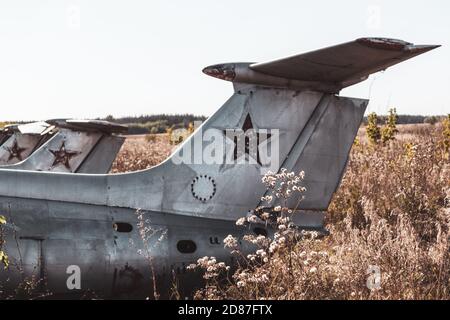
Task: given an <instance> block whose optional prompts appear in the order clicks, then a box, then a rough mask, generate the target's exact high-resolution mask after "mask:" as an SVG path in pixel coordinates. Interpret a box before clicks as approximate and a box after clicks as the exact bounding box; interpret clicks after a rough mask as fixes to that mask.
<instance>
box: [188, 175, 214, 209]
mask: <svg viewBox="0 0 450 320" xmlns="http://www.w3.org/2000/svg"><path fill="white" fill-rule="evenodd" d="M216 190H217V186H216V181H215V180H214V179H213V178H212V177H210V176H208V175H206V174H204V175H199V176H197V177H195V179H193V180H192V183H191V193H192V196H193V197H194V198H195V199H197V200H198V201H201V202H203V203H205V202H206V201H208V200H210V199H212V198H213V197H214V195H215V194H216Z"/></svg>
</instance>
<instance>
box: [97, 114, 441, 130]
mask: <svg viewBox="0 0 450 320" xmlns="http://www.w3.org/2000/svg"><path fill="white" fill-rule="evenodd" d="M386 118H387V116H385V115H380V116H378V119H379V121H380V123H384V122H385V121H386ZM206 119H207V117H205V116H195V115H193V114H175V115H173V114H155V115H140V116H137V117H123V118H114V117H113V116H108V117H106V118H104V119H101V120H108V121H113V122H118V123H121V124H127V125H128V126H129V133H130V134H146V133H164V132H166V131H167V130H168V129H169V128H172V129H177V128H187V127H188V126H189V123H191V122H194V121H205V120H206ZM440 120H442V116H416V115H399V116H398V124H413V123H436V122H437V121H440ZM364 124H367V117H364Z"/></svg>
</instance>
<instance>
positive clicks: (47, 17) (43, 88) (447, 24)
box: [0, 0, 450, 120]
mask: <svg viewBox="0 0 450 320" xmlns="http://www.w3.org/2000/svg"><path fill="white" fill-rule="evenodd" d="M449 16H450V2H449V1H445V0H442V1H438V0H428V1H412V0H410V1H361V0H354V1H353V0H352V1H319V0H314V1H312V0H309V1H299V0H295V1H283V0H277V1H274V0H271V1H263V0H255V1H244V0H224V1H212V0H205V1H196V0H190V1H186V0H179V1H170V0H164V1H155V0H152V1H148V0H147V1H145V0H142V1H139V0H130V1H112V0H66V1H64V0H41V1H38V0H14V1H1V2H0V48H1V49H0V111H1V114H0V119H2V120H31V119H36V120H37V119H46V118H57V117H75V118H88V117H103V116H106V115H108V114H112V115H114V116H116V117H118V116H126V115H140V114H154V113H194V114H199V115H200V114H202V115H210V114H212V113H213V112H214V111H215V110H216V109H217V108H218V107H220V105H222V104H223V102H224V101H225V100H226V99H227V98H228V97H229V96H230V95H231V94H232V86H231V84H230V83H229V82H225V81H221V80H218V79H214V78H211V77H207V76H206V75H203V74H202V72H201V70H202V68H203V67H205V66H207V65H210V64H215V63H221V62H234V61H268V60H272V59H276V58H281V57H284V56H289V55H293V54H297V53H301V52H305V51H310V50H314V49H318V48H321V47H326V46H329V45H333V44H338V43H341V42H346V41H349V40H353V39H355V38H358V37H364V36H383V37H392V38H399V39H403V40H406V41H409V42H413V43H415V44H442V45H443V47H441V48H439V49H436V50H434V51H432V52H430V53H427V54H424V55H422V56H419V57H417V58H414V59H412V60H409V61H407V62H404V63H402V64H400V65H398V66H395V67H393V68H391V69H388V70H387V71H386V72H385V73H380V74H377V75H375V76H373V77H372V78H370V79H369V80H367V81H366V82H364V83H362V84H359V85H356V86H353V87H351V88H348V89H345V90H344V91H343V92H342V93H341V94H342V95H347V96H355V97H362V98H368V97H370V98H371V103H370V104H369V108H368V110H369V111H376V112H378V113H386V111H387V109H388V108H389V107H390V106H394V107H396V108H397V110H398V113H401V114H406V113H407V114H427V115H428V114H444V113H448V112H450V43H449V42H450V19H449Z"/></svg>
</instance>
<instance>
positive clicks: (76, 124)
mask: <svg viewBox="0 0 450 320" xmlns="http://www.w3.org/2000/svg"><path fill="white" fill-rule="evenodd" d="M47 122H48V123H50V124H53V125H55V126H57V127H61V128H68V129H73V130H81V131H100V132H104V133H126V132H128V127H127V126H124V125H121V124H118V123H114V122H110V121H104V120H75V119H55V120H47Z"/></svg>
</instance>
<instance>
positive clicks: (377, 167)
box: [113, 125, 450, 299]
mask: <svg viewBox="0 0 450 320" xmlns="http://www.w3.org/2000/svg"><path fill="white" fill-rule="evenodd" d="M399 130H400V132H399V134H398V135H397V136H396V140H394V141H391V142H389V144H387V145H378V146H370V145H369V144H368V143H367V141H366V139H365V136H364V128H362V129H361V130H360V133H359V135H358V139H357V141H356V142H355V145H354V147H353V149H352V151H351V154H350V161H349V164H348V168H347V171H346V174H345V176H344V179H343V181H342V183H341V185H340V187H339V190H338V191H337V193H336V195H335V196H334V198H333V201H332V203H331V205H330V208H329V213H328V217H327V228H328V229H329V230H330V236H328V237H325V238H322V239H318V238H316V237H315V236H314V235H310V234H302V235H300V237H301V238H302V241H298V237H299V235H296V236H292V234H291V233H289V232H290V231H289V230H290V229H289V228H288V229H284V227H283V228H282V229H280V231H279V232H278V236H277V237H278V238H276V239H275V240H270V239H261V238H260V239H259V240H258V239H255V238H253V239H251V238H249V239H248V240H249V241H250V242H253V243H255V244H257V245H258V246H259V251H258V252H257V253H255V255H252V256H250V257H247V260H248V261H247V264H244V265H245V266H246V267H241V268H239V269H238V270H237V271H236V272H235V273H234V274H232V275H229V280H230V281H229V282H226V284H223V282H219V280H218V278H217V274H220V273H227V267H226V266H225V265H224V264H220V262H217V261H214V259H203V260H202V261H200V262H199V264H198V266H200V267H204V268H205V269H207V268H209V269H210V270H212V271H213V275H211V274H209V275H208V272H206V276H207V282H208V284H207V286H206V287H205V289H204V290H203V291H201V292H199V293H198V297H199V298H207V299H217V298H219V299H220V298H226V299H267V298H273V299H450V257H449V252H450V246H449V235H450V233H449V232H450V231H449V229H450V163H449V159H448V154H445V152H444V151H443V149H442V139H443V136H442V126H441V125H434V126H433V125H406V126H399ZM170 150H171V146H170V145H168V143H167V140H166V139H165V138H164V137H163V136H161V137H158V139H157V140H156V141H155V142H148V141H146V140H145V139H143V138H140V139H129V140H127V142H126V144H125V146H124V148H123V150H122V151H121V154H120V156H119V159H118V161H117V162H116V164H115V166H114V169H113V171H114V172H118V171H131V170H135V169H143V168H145V167H149V166H152V165H155V164H157V163H158V162H160V161H162V160H163V159H164V158H165V157H166V156H167V155H168V154H169V152H170ZM306 174H308V173H307V172H306ZM281 223H284V224H285V222H281ZM279 224H280V222H278V224H277V226H279ZM286 230H287V231H286ZM286 232H288V233H286ZM280 239H283V243H281V244H280V243H279V242H280ZM228 242H229V243H233V241H232V239H228ZM270 245H272V249H270V248H271V247H270ZM273 248H275V249H273ZM233 250H235V251H236V252H238V251H239V249H238V248H233ZM374 270H375V271H376V270H379V271H380V276H381V277H380V278H379V279H376V278H374V277H373V275H371V274H370V272H372V271H374ZM374 279H375V280H380V283H379V286H378V285H377V282H376V281H375V282H373V280H374ZM368 283H369V284H370V283H372V289H369V287H371V286H370V285H369V287H368V285H367V284H368ZM374 283H375V284H376V285H375V288H374V286H373V284H374Z"/></svg>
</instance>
